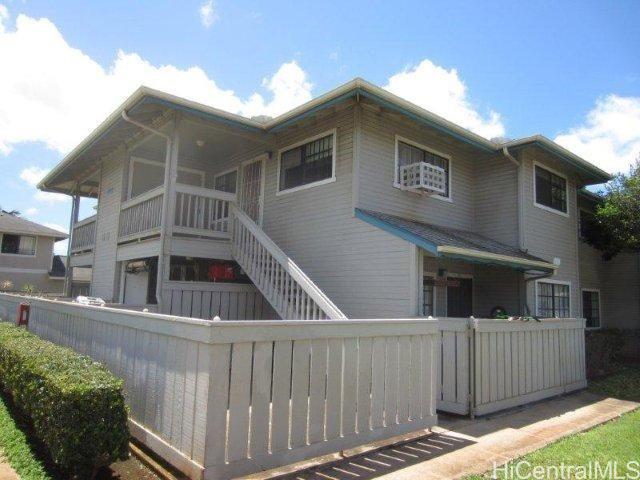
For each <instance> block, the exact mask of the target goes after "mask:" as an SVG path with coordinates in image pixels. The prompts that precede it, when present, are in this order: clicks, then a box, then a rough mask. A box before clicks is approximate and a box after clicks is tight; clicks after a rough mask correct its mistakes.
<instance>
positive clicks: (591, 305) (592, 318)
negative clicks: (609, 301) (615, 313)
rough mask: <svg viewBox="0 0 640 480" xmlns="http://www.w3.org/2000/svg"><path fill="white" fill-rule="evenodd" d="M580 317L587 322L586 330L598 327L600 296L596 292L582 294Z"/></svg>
mask: <svg viewBox="0 0 640 480" xmlns="http://www.w3.org/2000/svg"><path fill="white" fill-rule="evenodd" d="M582 315H584V318H585V319H586V320H587V328H597V327H599V326H600V294H599V293H598V292H594V291H583V292H582Z"/></svg>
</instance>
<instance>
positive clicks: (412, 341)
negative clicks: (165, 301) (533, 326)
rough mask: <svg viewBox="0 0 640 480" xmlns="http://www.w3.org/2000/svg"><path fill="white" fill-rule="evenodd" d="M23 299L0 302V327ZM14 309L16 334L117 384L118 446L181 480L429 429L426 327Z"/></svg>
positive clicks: (432, 383)
mask: <svg viewBox="0 0 640 480" xmlns="http://www.w3.org/2000/svg"><path fill="white" fill-rule="evenodd" d="M24 300H25V297H20V296H16V295H9V294H0V319H3V320H5V321H7V320H8V321H13V320H14V318H15V312H16V308H17V305H18V303H19V302H20V301H24ZM28 301H29V303H30V304H31V318H30V321H29V330H31V331H33V332H34V333H36V334H38V335H40V336H41V337H43V338H45V339H48V340H50V341H52V342H55V343H57V344H60V345H65V346H69V347H71V348H73V349H74V350H77V351H79V352H81V353H84V354H87V355H90V356H91V357H92V358H94V359H95V360H97V361H100V362H103V363H104V364H105V365H107V367H108V368H109V369H110V370H111V371H112V372H113V373H114V374H115V375H117V376H119V377H121V378H123V379H124V382H125V394H126V399H127V404H128V406H129V408H130V427H131V431H132V434H133V435H134V436H135V437H136V438H138V439H139V440H140V441H142V442H143V443H144V444H146V445H147V446H148V447H149V448H151V449H152V450H154V451H155V452H156V453H158V454H159V455H160V456H162V457H163V458H165V459H166V460H167V461H169V462H170V463H171V464H173V465H174V466H175V467H177V468H178V469H180V470H182V471H183V472H185V473H186V474H187V475H189V476H190V477H191V478H194V479H196V478H198V479H199V478H205V479H219V478H231V477H236V476H239V475H246V474H248V473H251V472H256V471H260V470H263V469H267V468H272V467H276V466H280V465H286V464H289V463H293V462H296V461H300V460H303V459H308V458H312V457H315V456H318V455H323V454H327V453H331V452H336V451H340V450H342V449H346V448H351V447H355V446H358V445H362V444H366V443H369V442H371V441H375V440H380V439H385V438H389V437H392V436H395V435H399V434H402V433H406V432H411V431H419V430H423V429H426V428H429V427H431V426H433V425H434V424H435V422H436V413H435V410H436V371H437V369H436V352H437V349H438V348H437V338H438V324H437V321H435V320H431V321H430V320H423V319H408V320H395V319H394V320H304V321H300V320H298V321H239V322H212V321H207V320H194V319H189V318H183V317H174V316H169V315H159V314H150V313H142V312H132V311H126V310H118V309H111V308H104V307H103V308H101V307H87V306H81V305H78V304H71V303H63V302H59V301H52V300H44V299H35V298H29V299H28Z"/></svg>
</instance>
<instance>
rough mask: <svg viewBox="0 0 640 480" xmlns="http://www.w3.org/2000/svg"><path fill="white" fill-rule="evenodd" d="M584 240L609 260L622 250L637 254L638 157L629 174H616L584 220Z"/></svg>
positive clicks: (639, 242)
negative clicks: (600, 199) (599, 201)
mask: <svg viewBox="0 0 640 480" xmlns="http://www.w3.org/2000/svg"><path fill="white" fill-rule="evenodd" d="M587 222H588V223H587V225H585V233H586V239H587V241H588V242H589V243H590V244H591V245H593V246H594V247H596V248H598V249H599V250H601V251H602V253H603V256H604V258H605V259H610V258H612V257H613V256H615V255H616V254H617V253H619V252H620V251H622V250H634V251H640V157H638V159H637V160H636V161H635V163H634V164H633V165H632V166H631V168H630V170H629V173H628V174H625V173H619V174H616V175H615V176H614V178H613V180H612V181H611V182H609V183H608V184H607V185H606V187H605V191H604V193H603V201H602V202H601V203H599V204H598V205H597V206H596V211H595V214H594V216H593V217H592V218H591V219H590V220H587Z"/></svg>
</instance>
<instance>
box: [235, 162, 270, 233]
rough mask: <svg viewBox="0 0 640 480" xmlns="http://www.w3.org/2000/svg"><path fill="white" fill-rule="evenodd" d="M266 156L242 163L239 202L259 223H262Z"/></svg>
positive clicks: (245, 211) (244, 210)
mask: <svg viewBox="0 0 640 480" xmlns="http://www.w3.org/2000/svg"><path fill="white" fill-rule="evenodd" d="M263 178H264V158H259V159H254V160H251V161H249V162H247V163H245V164H244V165H242V168H241V173H240V195H239V197H238V199H239V201H238V204H239V206H240V208H241V209H242V211H243V212H244V213H246V214H247V215H249V217H251V219H252V220H253V221H254V222H256V223H257V224H258V225H261V224H262V190H263V188H264V185H263V184H264V182H263Z"/></svg>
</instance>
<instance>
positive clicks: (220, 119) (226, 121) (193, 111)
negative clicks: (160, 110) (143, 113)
mask: <svg viewBox="0 0 640 480" xmlns="http://www.w3.org/2000/svg"><path fill="white" fill-rule="evenodd" d="M145 103H156V104H158V105H162V106H165V107H169V108H172V109H174V110H179V111H182V112H187V113H190V114H192V115H195V116H197V117H200V118H203V119H205V120H214V121H216V122H220V123H224V124H225V125H230V126H232V127H240V128H243V129H245V130H248V131H250V132H256V133H263V132H264V130H262V129H261V128H258V127H252V126H251V125H247V124H245V123H242V122H234V121H233V120H231V119H229V118H224V117H223V116H221V115H215V114H213V113H209V112H203V111H202V110H199V109H197V108H191V107H188V106H186V105H180V104H178V103H174V102H172V101H170V100H165V99H162V98H157V97H151V96H145V97H144V98H143V99H142V101H141V102H140V103H138V104H137V105H135V106H134V107H133V108H131V109H130V113H132V112H133V110H135V109H136V108H138V107H139V106H140V105H143V104H145Z"/></svg>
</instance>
